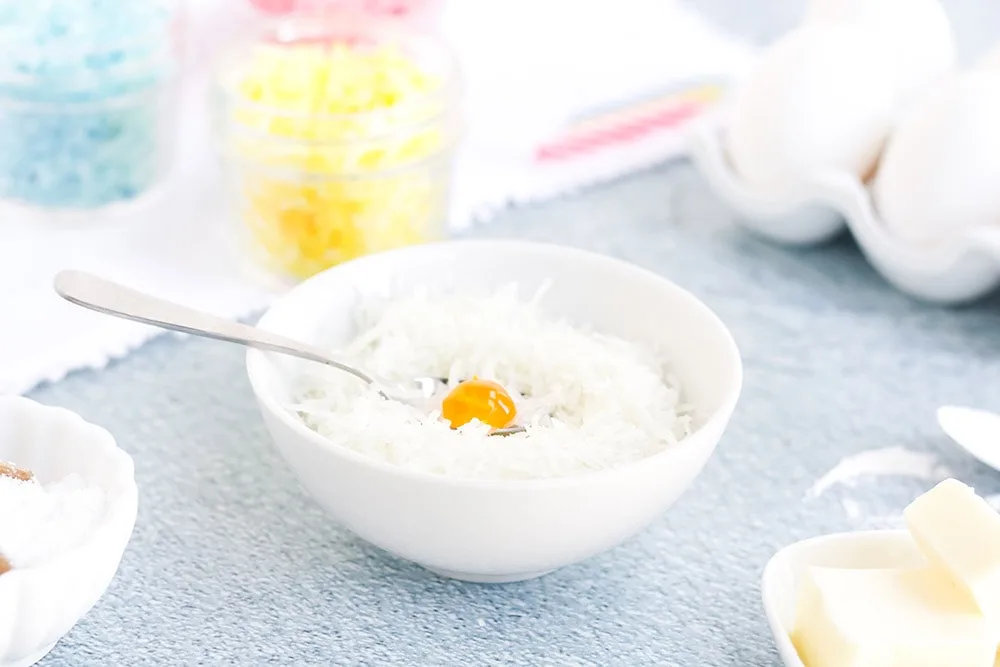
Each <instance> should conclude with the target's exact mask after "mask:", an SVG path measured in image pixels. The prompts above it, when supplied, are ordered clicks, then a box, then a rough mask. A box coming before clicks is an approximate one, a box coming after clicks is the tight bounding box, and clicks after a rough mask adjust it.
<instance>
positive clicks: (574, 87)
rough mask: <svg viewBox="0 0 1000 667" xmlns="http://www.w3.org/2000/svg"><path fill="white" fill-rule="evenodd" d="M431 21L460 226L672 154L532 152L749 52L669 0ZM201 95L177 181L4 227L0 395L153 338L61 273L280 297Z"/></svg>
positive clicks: (451, 15)
mask: <svg viewBox="0 0 1000 667" xmlns="http://www.w3.org/2000/svg"><path fill="white" fill-rule="evenodd" d="M234 1H238V0H204V2H203V3H202V4H200V5H198V6H199V7H200V8H201V11H200V12H196V14H195V16H194V19H193V20H194V28H195V30H194V32H193V34H194V35H195V36H196V37H199V38H201V39H203V40H211V39H213V35H214V34H215V33H213V32H212V29H211V25H209V24H208V23H207V22H210V21H213V20H214V21H218V20H219V19H220V16H221V17H222V20H223V21H224V22H226V24H227V25H235V24H236V22H235V21H228V22H227V21H226V17H225V15H223V14H220V12H222V11H230V10H232V11H236V9H235V6H231V7H230V6H227V5H226V3H230V2H234ZM195 4H196V5H197V4H198V3H195ZM199 22H200V23H199ZM440 24H441V25H440V29H441V31H442V32H443V33H444V34H445V35H446V36H448V37H449V39H451V40H452V41H453V43H454V44H455V45H456V50H457V52H458V54H459V57H460V59H461V61H462V65H463V69H464V73H465V79H466V87H467V114H468V119H469V134H468V136H467V139H466V142H465V144H464V146H463V149H462V151H461V154H460V156H459V161H458V165H459V166H458V169H457V175H456V183H455V193H454V205H453V210H452V216H451V223H452V225H453V227H454V228H456V229H458V228H462V227H464V226H467V225H469V224H471V223H473V222H476V221H484V220H486V219H488V218H489V217H490V216H492V215H494V214H495V213H496V212H498V211H499V210H501V209H503V208H504V207H505V206H507V205H509V204H511V203H515V202H518V203H519V202H527V201H534V200H540V199H544V198H547V197H552V196H555V195H559V194H563V193H566V192H569V191H572V190H574V189H577V188H579V187H582V186H585V185H589V184H592V183H596V182H599V181H601V180H604V179H609V178H613V177H616V176H620V175H621V174H624V173H627V172H628V171H630V170H634V169H637V168H641V167H643V166H646V165H648V164H651V163H654V162H657V161H660V160H663V159H665V158H668V157H671V156H675V155H677V154H678V153H679V152H680V151H681V149H682V146H683V137H682V136H681V135H680V134H679V133H678V132H676V131H667V132H663V133H661V134H658V135H655V136H647V137H645V138H643V139H642V140H640V141H637V142H632V143H631V144H623V145H618V146H615V147H613V148H609V149H607V150H603V151H598V152H592V153H588V154H584V155H581V156H579V157H576V158H573V159H571V160H566V161H562V162H559V163H555V164H540V163H537V162H536V161H535V160H534V158H533V155H534V149H535V147H536V146H537V145H538V143H539V142H540V141H541V140H542V139H544V138H545V137H548V136H550V135H551V134H552V133H553V132H555V131H557V130H558V128H560V127H561V126H563V125H564V124H566V123H567V122H568V121H569V120H571V119H573V118H574V117H575V116H577V115H578V114H580V113H582V112H586V111H588V110H590V109H592V108H593V107H595V106H596V105H599V104H606V103H620V102H627V101H628V100H629V99H630V98H633V97H635V96H637V95H640V94H642V93H644V92H648V91H657V90H662V89H664V88H665V87H666V86H669V85H670V84H674V83H677V82H681V81H684V80H687V79H690V78H698V77H704V76H715V75H723V76H728V75H733V74H735V73H738V72H739V71H740V70H741V69H742V68H743V67H744V66H745V65H746V64H747V63H748V61H749V59H750V56H751V50H750V48H749V47H747V46H746V45H744V44H742V43H741V42H739V41H737V40H734V39H732V38H730V37H727V36H725V35H723V34H721V33H720V32H718V31H717V30H715V29H714V28H713V27H712V26H710V25H709V24H707V23H706V22H704V21H703V20H702V19H701V18H700V17H699V16H698V15H696V14H695V13H693V12H692V11H691V10H689V9H687V8H686V7H685V6H683V5H680V4H678V3H677V2H674V1H672V0H587V2H579V0H502V1H501V0H493V1H490V2H487V1H484V0H453V1H452V2H451V3H449V4H448V5H447V7H446V9H445V11H444V13H443V15H442V16H441V17H440ZM206 26H207V27H206ZM204 93H205V82H204V81H203V80H200V79H199V77H198V76H196V75H193V76H192V77H190V79H189V81H188V82H187V83H186V86H185V95H184V103H183V113H182V118H181V125H182V136H181V139H180V157H179V160H178V164H177V168H176V170H175V175H174V177H173V179H172V181H171V183H170V184H169V187H168V190H167V192H165V193H164V195H163V196H162V197H161V198H160V199H159V200H158V201H156V202H155V203H152V204H151V205H150V206H149V207H148V208H147V209H146V210H143V211H139V212H136V213H134V214H130V215H128V216H126V217H123V218H121V219H117V220H108V221H104V220H100V219H95V220H94V221H93V224H92V225H87V226H81V227H79V228H69V229H68V228H53V227H50V226H47V225H45V224H40V223H38V222H32V221H29V220H24V219H19V218H18V217H16V216H11V215H6V216H5V217H4V218H2V219H0V238H2V242H0V277H2V279H3V284H4V286H5V287H4V289H3V290H0V313H2V316H0V317H2V319H0V393H21V392H25V391H28V390H30V389H32V388H33V387H34V386H36V385H37V384H39V383H40V382H44V381H56V380H59V379H61V378H62V377H63V376H65V375H66V373H68V372H70V371H73V370H76V369H82V368H101V367H103V366H104V365H106V364H107V363H108V362H109V361H110V360H112V359H115V358H118V357H121V356H124V355H125V354H127V353H128V352H129V351H131V350H133V349H135V348H136V347H138V346H140V345H141V344H143V343H144V342H146V341H147V340H149V339H150V338H151V337H153V336H154V335H156V334H157V333H158V330H156V329H153V328H150V327H146V326H143V325H138V324H133V323H130V322H125V321H123V320H119V319H115V318H111V317H107V316H102V315H98V314H96V313H92V312H90V311H86V310H83V309H81V308H79V307H76V306H72V305H70V304H68V303H65V302H63V301H62V300H60V299H59V298H58V297H56V295H55V294H54V293H53V291H52V287H51V283H52V278H53V276H54V275H55V273H56V272H58V271H59V270H61V269H64V268H77V269H84V270H89V271H93V272H95V273H98V274H100V275H102V276H104V277H106V278H110V279H112V280H116V281H120V282H123V283H126V284H128V285H131V286H133V287H135V288H137V289H141V290H145V291H148V292H152V293H155V294H157V295H159V296H162V297H165V298H168V299H173V300H176V301H180V302H183V303H186V304H189V305H191V306H193V307H196V308H200V309H204V310H208V311H211V312H214V313H216V314H218V315H222V316H225V317H230V318H240V317H246V316H248V315H250V314H252V313H254V312H255V311H257V310H259V309H261V308H263V307H265V306H266V305H267V304H268V302H269V301H270V300H271V299H272V298H273V297H274V296H275V294H276V292H277V291H278V290H276V288H275V287H274V286H273V285H267V284H264V283H261V282H257V281H255V280H253V279H252V278H251V277H250V274H248V273H246V272H245V271H243V270H242V269H241V265H240V262H238V261H236V260H235V259H234V258H233V256H232V253H231V250H230V246H231V245H232V244H231V243H230V238H229V233H228V229H227V224H229V223H228V222H227V216H226V212H225V209H224V206H223V201H222V191H221V186H220V179H219V173H218V169H217V166H216V163H215V161H214V158H213V157H212V155H211V148H210V146H211V142H210V133H209V128H208V124H207V118H206V115H207V114H206V102H205V97H204Z"/></svg>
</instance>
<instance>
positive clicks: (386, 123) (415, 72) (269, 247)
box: [213, 14, 460, 280]
mask: <svg viewBox="0 0 1000 667" xmlns="http://www.w3.org/2000/svg"><path fill="white" fill-rule="evenodd" d="M459 88H460V85H459V77H458V71H457V67H456V63H455V60H454V58H453V56H452V54H451V52H450V50H449V49H448V48H447V47H446V45H444V44H443V43H442V42H441V41H440V40H439V39H438V38H436V37H434V36H432V35H430V34H426V33H422V32H419V31H418V30H416V29H415V28H412V27H407V26H405V25H402V24H400V23H398V22H387V21H384V20H380V19H378V18H376V17H369V16H362V15H352V14H326V15H322V16H292V17H289V18H285V19H282V20H279V21H278V22H275V23H269V24H267V25H263V26H259V27H258V29H257V31H256V32H255V33H254V34H253V35H251V36H250V37H249V38H247V39H244V40H241V41H239V42H238V43H236V44H235V45H233V46H232V47H231V48H229V49H228V50H227V51H226V52H225V54H224V55H223V57H222V58H221V59H220V62H219V63H218V66H217V69H216V85H215V89H214V96H215V100H214V104H213V110H214V119H213V122H214V124H215V131H216V132H215V133H216V136H217V138H218V142H219V149H220V153H221V156H222V158H223V161H224V166H225V171H226V176H227V182H228V189H229V194H230V197H231V201H232V214H233V215H232V217H233V218H234V219H235V220H236V221H237V231H238V234H237V236H238V238H239V240H240V241H239V245H240V247H242V248H245V249H247V250H249V252H250V254H251V256H253V257H256V258H257V259H258V260H259V261H260V262H262V263H263V265H264V266H265V267H267V268H269V269H271V270H272V271H273V272H274V273H276V274H277V275H280V276H283V277H285V278H289V279H293V280H299V279H303V278H308V277H309V276H311V275H313V274H315V273H318V272H319V271H322V270H324V269H326V268H329V267H331V266H333V265H335V264H338V263H340V262H343V261H346V260H349V259H353V258H355V257H359V256H361V255H365V254H368V253H372V252H378V251H381V250H388V249H390V248H395V247H399V246H404V245H410V244H415V243H422V242H427V241H433V240H438V239H439V238H441V237H442V236H444V233H445V218H446V216H447V210H448V195H449V189H450V184H451V172H452V163H453V159H454V149H455V143H456V139H457V135H458V128H459Z"/></svg>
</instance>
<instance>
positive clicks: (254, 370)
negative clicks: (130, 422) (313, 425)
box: [247, 241, 742, 582]
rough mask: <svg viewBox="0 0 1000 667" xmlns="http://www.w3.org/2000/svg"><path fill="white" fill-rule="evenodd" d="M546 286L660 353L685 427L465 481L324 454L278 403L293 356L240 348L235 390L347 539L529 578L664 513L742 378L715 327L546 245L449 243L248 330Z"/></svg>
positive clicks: (356, 271) (357, 270)
mask: <svg viewBox="0 0 1000 667" xmlns="http://www.w3.org/2000/svg"><path fill="white" fill-rule="evenodd" d="M550 280H551V281H552V286H551V288H550V290H549V291H548V292H547V293H546V295H545V298H544V300H543V302H542V304H543V307H544V308H545V309H546V310H547V311H548V312H550V313H551V314H553V315H554V316H557V317H565V318H567V319H569V320H570V321H575V322H582V323H587V324H590V325H592V326H593V327H594V328H595V329H597V330H599V331H603V332H606V333H610V334H616V335H619V336H622V337H624V338H626V339H631V340H639V341H647V342H657V343H661V344H663V345H665V346H666V347H665V349H666V350H667V351H668V353H672V359H673V362H674V368H673V371H674V372H675V373H676V375H677V376H678V378H679V380H680V383H681V386H682V388H683V391H684V392H685V396H684V398H685V399H686V400H688V401H689V402H691V403H693V404H694V405H695V406H696V408H697V410H698V415H697V422H696V423H697V427H698V428H697V430H696V432H695V433H694V434H692V435H691V436H690V437H689V438H687V439H685V440H684V441H683V442H681V443H679V444H678V445H676V446H674V447H670V448H667V449H665V450H664V451H663V452H661V453H658V454H656V455H654V456H652V457H649V458H647V459H645V460H642V461H639V462H636V463H632V464H629V465H625V466H622V467H620V468H616V469H610V470H606V471H601V472H597V473H593V474H589V475H584V476H579V477H568V478H561V479H552V480H525V481H477V480H463V479H453V478H448V477H443V476H437V475H430V474H422V473H418V472H412V471H408V470H404V469H402V468H399V467H396V466H391V465H388V464H386V463H383V462H380V461H376V460H374V459H371V458H368V457H365V456H362V455H361V454H359V453H356V452H354V451H352V450H350V449H347V448H344V447H340V446H336V445H334V444H332V443H330V442H329V441H328V440H326V439H324V438H323V437H322V436H320V435H318V434H317V433H315V432H314V431H312V430H310V429H309V428H308V427H306V425H305V424H303V423H302V421H301V420H300V419H299V418H298V417H297V416H295V415H294V414H292V413H291V412H289V410H288V409H287V408H286V407H285V406H286V405H287V404H289V402H290V396H289V394H288V392H287V390H286V388H285V383H284V381H283V380H284V379H285V378H288V377H289V376H290V375H292V374H294V373H295V369H296V368H300V367H301V363H302V362H297V361H295V360H290V359H282V358H280V357H279V356H277V355H270V354H267V353H263V352H259V351H256V350H251V351H249V352H248V354H247V370H248V372H249V375H250V384H251V385H252V387H253V391H254V393H255V394H256V396H257V400H258V402H259V405H260V409H261V413H262V414H263V417H264V421H265V423H266V424H267V427H268V429H269V430H270V432H271V435H272V436H273V438H274V440H275V442H276V443H277V445H278V449H279V450H280V451H281V453H282V454H283V456H284V458H285V460H286V461H287V462H288V464H289V466H290V467H291V469H292V470H293V471H294V473H295V474H296V475H297V476H298V478H299V480H300V481H301V482H302V484H303V485H304V486H305V488H306V489H307V490H308V491H309V493H311V494H312V495H313V497H314V498H315V499H316V500H317V501H318V502H319V504H320V505H321V506H323V507H324V508H325V509H326V510H327V511H328V512H329V513H330V514H331V515H333V517H335V518H336V519H337V520H338V521H340V522H342V523H343V524H344V525H345V526H347V527H348V528H349V529H350V530H352V531H354V532H355V533H356V534H357V535H358V536H360V537H361V538H363V539H365V540H367V541H369V542H371V543H373V544H375V545H377V546H379V547H381V548H383V549H385V550H387V551H389V552H391V553H394V554H396V555H397V556H400V557H402V558H405V559H407V560H410V561H413V562H416V563H419V564H420V565H423V566H424V567H426V568H428V569H430V570H433V571H435V572H437V573H439V574H441V575H443V576H447V577H453V578H456V579H463V580H467V581H478V582H506V581H519V580H523V579H530V578H532V577H537V576H540V575H542V574H545V573H547V572H549V571H551V570H554V569H556V568H559V567H562V566H564V565H568V564H570V563H574V562H577V561H580V560H582V559H584V558H588V557H590V556H593V555H594V554H597V553H600V552H602V551H604V550H606V549H609V548H611V547H613V546H615V545H617V544H618V543H620V542H622V541H624V540H625V539H627V538H628V537H630V536H631V535H633V534H635V533H636V532H637V531H639V530H641V529H642V528H643V527H645V526H646V525H648V524H649V523H650V522H651V521H653V520H654V519H655V518H656V517H657V516H659V515H660V513H661V512H663V510H665V509H666V508H668V507H670V505H672V504H673V503H674V501H675V500H677V498H678V497H679V496H680V495H681V494H682V493H683V492H684V491H685V490H686V489H687V488H688V486H689V485H690V484H691V482H692V481H693V480H694V478H695V477H696V476H697V475H698V473H699V472H700V471H701V469H702V467H703V466H704V465H705V463H706V462H707V461H708V459H709V457H710V456H711V455H712V452H713V451H714V449H715V446H716V443H717V442H718V441H719V438H720V437H721V436H722V433H723V431H724V430H725V428H726V425H727V423H728V422H729V418H730V415H731V414H732V411H733V408H734V407H735V405H736V400H737V397H738V396H739V393H740V388H741V384H742V366H741V363H740V357H739V353H738V351H737V349H736V345H735V343H734V342H733V339H732V337H731V336H730V334H729V331H728V330H727V329H726V327H725V326H724V325H723V324H722V322H721V321H719V319H718V318H717V317H716V316H715V315H714V314H713V313H712V312H711V311H710V310H709V309H708V308H707V307H706V306H705V305H704V304H702V303H701V302H700V301H698V300H697V299H696V298H695V297H693V296H692V295H691V294H689V293H687V292H685V291H684V290H682V289H681V288H679V287H677V286H676V285H674V284H672V283H670V282H669V281H667V280H665V279H664V278H662V277H660V276H658V275H656V274H654V273H652V272H649V271H646V270H643V269H641V268H638V267H636V266H633V265H630V264H627V263H625V262H622V261H619V260H615V259H611V258H609V257H603V256H600V255H595V254H592V253H587V252H583V251H581V250H574V249H571V248H565V247H560V246H554V245H546V244H535V243H521V242H509V241H452V242H446V243H437V244H429V245H422V246H415V247H410V248H405V249H401V250H395V251H391V252H386V253H381V254H378V255H373V256H369V257H366V258H363V259H359V260H356V261H352V262H348V263H346V264H342V265H340V266H338V267H335V268H333V269H330V270H328V271H326V272H324V273H322V274H320V275H317V276H315V277H314V278H312V279H310V280H307V281H306V282H304V283H302V284H301V285H299V286H298V287H296V288H294V289H293V290H291V291H290V292H289V293H287V294H286V295H285V296H283V297H282V298H281V299H279V300H278V302H277V303H276V304H275V305H274V306H273V307H272V308H271V310H270V311H268V312H267V314H265V315H264V317H263V318H262V319H261V320H260V326H261V327H263V328H264V329H268V330H271V331H274V332H277V333H280V334H284V335H287V336H291V337H294V338H297V339H300V340H303V341H307V342H314V343H321V342H326V343H327V344H329V342H331V341H334V342H336V341H338V340H343V339H346V338H347V337H348V336H349V335H350V333H351V331H350V327H351V322H352V317H351V314H352V310H353V307H354V304H355V297H356V294H357V292H360V293H361V294H368V295H373V296H379V295H382V294H385V292H386V290H391V289H392V287H393V286H394V285H402V286H409V287H415V286H419V287H425V288H428V289H430V290H435V289H442V290H449V289H450V290H455V289H463V288H469V289H482V288H486V289H488V290H492V289H498V288H500V287H502V286H504V285H507V284H509V283H511V282H516V283H517V284H518V286H519V288H520V289H521V290H522V295H523V296H524V297H530V296H531V295H532V294H533V293H534V292H535V291H536V290H537V289H538V288H539V287H540V286H542V285H543V284H545V283H547V282H548V281H550Z"/></svg>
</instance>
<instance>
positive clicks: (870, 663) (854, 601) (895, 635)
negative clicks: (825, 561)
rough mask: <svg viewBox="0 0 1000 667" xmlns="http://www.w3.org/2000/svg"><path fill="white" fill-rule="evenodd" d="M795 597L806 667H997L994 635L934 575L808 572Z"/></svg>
mask: <svg viewBox="0 0 1000 667" xmlns="http://www.w3.org/2000/svg"><path fill="white" fill-rule="evenodd" d="M798 591H799V592H798V601H797V608H796V619H795V629H794V631H793V632H792V643H793V644H794V645H795V648H796V650H797V651H798V653H799V657H800V658H801V659H802V662H803V663H804V664H805V666H806V667H994V659H995V658H996V652H997V641H998V638H1000V637H998V631H997V630H996V629H994V627H993V624H991V623H989V622H988V621H987V620H986V617H984V616H983V615H982V614H980V613H979V611H978V610H977V609H976V607H975V605H974V604H973V603H972V601H971V600H969V599H968V597H967V596H966V595H964V594H963V592H962V591H960V590H958V589H956V588H955V587H954V586H953V585H952V584H951V582H949V581H948V580H947V578H945V577H942V576H940V574H939V573H938V572H936V571H934V570H933V569H932V568H926V569H909V570H841V569H831V568H809V569H807V570H805V571H804V572H803V573H802V576H801V581H800V583H799V586H798Z"/></svg>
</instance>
